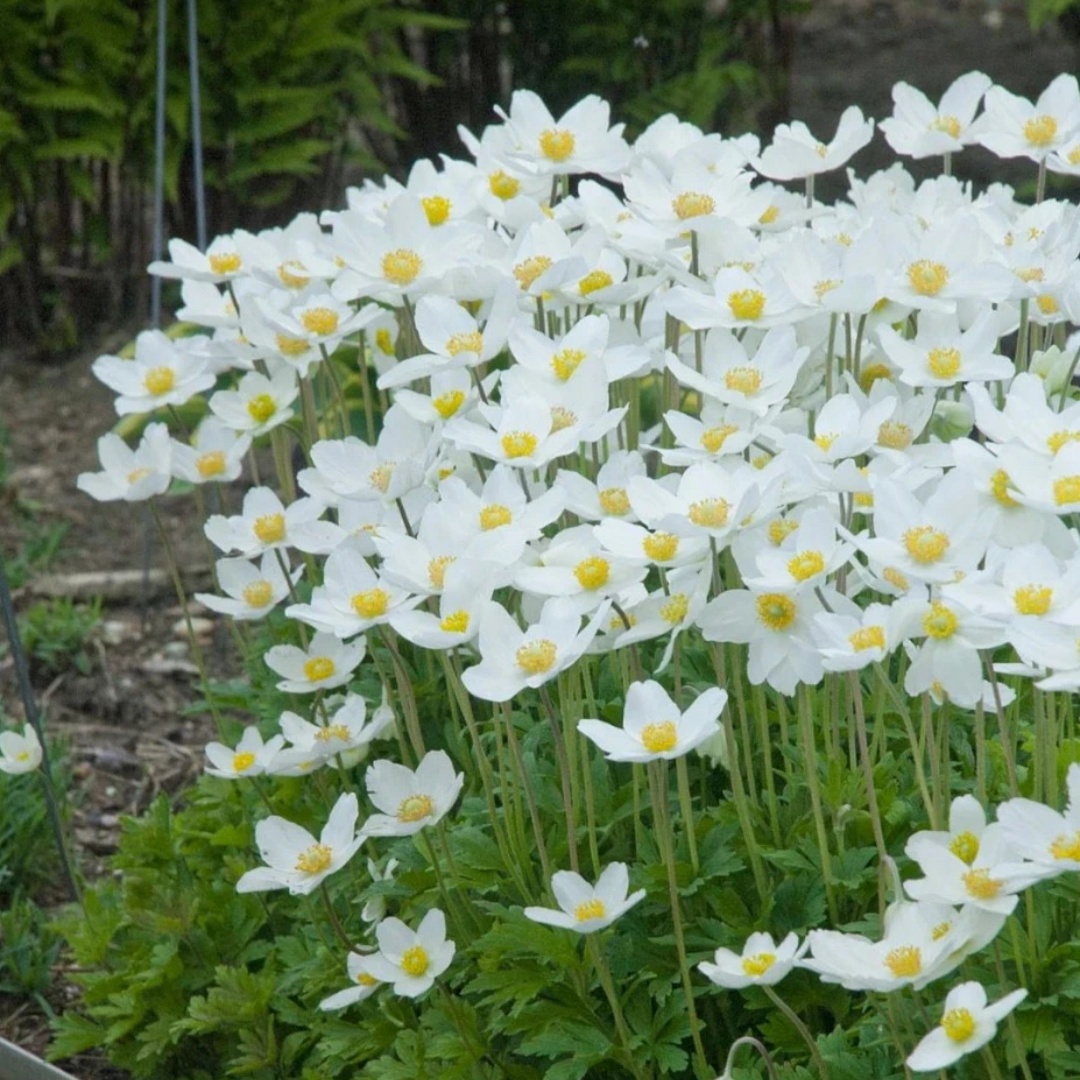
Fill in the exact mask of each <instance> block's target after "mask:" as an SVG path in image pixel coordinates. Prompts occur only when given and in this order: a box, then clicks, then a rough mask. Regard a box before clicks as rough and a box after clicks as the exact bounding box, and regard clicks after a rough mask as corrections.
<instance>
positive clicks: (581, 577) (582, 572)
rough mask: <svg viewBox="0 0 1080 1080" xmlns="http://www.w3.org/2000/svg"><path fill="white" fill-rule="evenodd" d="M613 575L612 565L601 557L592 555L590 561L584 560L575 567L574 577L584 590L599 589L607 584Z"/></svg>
mask: <svg viewBox="0 0 1080 1080" xmlns="http://www.w3.org/2000/svg"><path fill="white" fill-rule="evenodd" d="M610 575H611V563H609V562H608V561H607V559H602V558H601V557H600V556H599V555H592V556H590V557H589V558H588V559H582V560H581V562H579V563H578V564H577V566H575V567H574V577H576V578H577V580H578V584H579V585H580V586H581V587H582V588H583V589H599V588H600V587H601V586H603V585H606V584H607V580H608V578H609V577H610Z"/></svg>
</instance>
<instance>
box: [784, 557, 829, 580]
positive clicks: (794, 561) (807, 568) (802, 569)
mask: <svg viewBox="0 0 1080 1080" xmlns="http://www.w3.org/2000/svg"><path fill="white" fill-rule="evenodd" d="M787 569H788V573H789V574H790V575H791V576H792V577H793V578H794V579H795V580H796V581H807V580H808V579H810V578H812V577H814V576H815V575H817V574H820V573H821V572H822V571H823V570H824V569H825V556H824V555H822V554H821V552H820V551H800V552H799V554H798V555H793V556H792V557H791V558H790V559H788V564H787Z"/></svg>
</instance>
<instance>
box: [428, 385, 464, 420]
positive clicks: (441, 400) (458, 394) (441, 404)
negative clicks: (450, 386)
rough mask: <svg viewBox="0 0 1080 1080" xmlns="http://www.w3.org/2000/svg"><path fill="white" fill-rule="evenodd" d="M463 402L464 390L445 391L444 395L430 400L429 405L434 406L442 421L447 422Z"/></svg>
mask: <svg viewBox="0 0 1080 1080" xmlns="http://www.w3.org/2000/svg"><path fill="white" fill-rule="evenodd" d="M464 400H465V391H464V390H447V391H446V393H445V394H440V395H439V396H438V397H436V398H432V399H431V404H432V405H434V406H435V411H436V412H437V413H438V414H439V415H440V416H441V417H442V418H443V419H444V420H449V419H450V417H451V416H453V415H454V413H456V412H457V411H458V409H460V408H461V403H462V402H463V401H464Z"/></svg>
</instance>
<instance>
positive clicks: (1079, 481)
mask: <svg viewBox="0 0 1080 1080" xmlns="http://www.w3.org/2000/svg"><path fill="white" fill-rule="evenodd" d="M1054 502H1055V503H1056V504H1057V505H1058V506H1067V505H1068V504H1069V503H1074V502H1080V476H1062V477H1061V478H1060V479H1058V480H1055V481H1054Z"/></svg>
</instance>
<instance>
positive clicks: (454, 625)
mask: <svg viewBox="0 0 1080 1080" xmlns="http://www.w3.org/2000/svg"><path fill="white" fill-rule="evenodd" d="M439 629H440V630H442V631H443V633H446V634H464V633H465V631H466V630H468V629H469V613H468V612H467V611H464V610H459V611H452V612H451V613H450V614H449V615H447V616H446V618H445V619H443V620H442V622H440V623H439Z"/></svg>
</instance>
